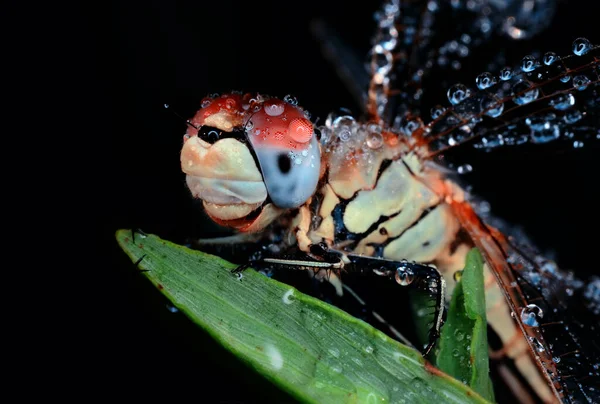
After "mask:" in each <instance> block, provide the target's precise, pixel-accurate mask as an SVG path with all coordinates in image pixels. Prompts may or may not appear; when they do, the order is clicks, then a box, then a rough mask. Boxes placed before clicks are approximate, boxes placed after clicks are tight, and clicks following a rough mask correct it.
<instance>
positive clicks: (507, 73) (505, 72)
mask: <svg viewBox="0 0 600 404" xmlns="http://www.w3.org/2000/svg"><path fill="white" fill-rule="evenodd" d="M512 76H513V70H512V69H511V68H510V67H505V68H503V69H502V70H500V80H502V81H507V80H510V79H511V78H512Z"/></svg>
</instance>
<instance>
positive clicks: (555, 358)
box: [552, 356, 560, 363]
mask: <svg viewBox="0 0 600 404" xmlns="http://www.w3.org/2000/svg"><path fill="white" fill-rule="evenodd" d="M552 362H554V363H559V362H560V358H559V357H558V356H556V357H554V358H552Z"/></svg>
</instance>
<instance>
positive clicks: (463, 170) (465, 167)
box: [454, 164, 473, 274]
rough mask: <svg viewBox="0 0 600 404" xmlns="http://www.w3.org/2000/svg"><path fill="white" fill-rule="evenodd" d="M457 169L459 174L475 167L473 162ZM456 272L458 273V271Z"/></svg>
mask: <svg viewBox="0 0 600 404" xmlns="http://www.w3.org/2000/svg"><path fill="white" fill-rule="evenodd" d="M456 171H457V172H458V173H459V174H467V173H470V172H471V171H473V167H472V166H471V164H463V165H460V166H458V168H457V169H456ZM454 274H456V272H455V273H454Z"/></svg>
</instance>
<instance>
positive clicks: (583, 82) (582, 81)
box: [573, 74, 592, 91]
mask: <svg viewBox="0 0 600 404" xmlns="http://www.w3.org/2000/svg"><path fill="white" fill-rule="evenodd" d="M591 82H592V81H591V80H590V79H589V78H588V77H587V76H586V75H584V74H580V75H578V76H575V77H573V87H574V88H575V89H577V90H579V91H583V90H585V89H586V88H587V86H588V85H589V84H590V83H591Z"/></svg>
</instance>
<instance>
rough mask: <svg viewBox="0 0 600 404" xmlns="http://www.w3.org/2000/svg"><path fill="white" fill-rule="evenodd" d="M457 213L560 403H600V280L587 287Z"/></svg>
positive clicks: (469, 211) (467, 209) (465, 207)
mask: <svg viewBox="0 0 600 404" xmlns="http://www.w3.org/2000/svg"><path fill="white" fill-rule="evenodd" d="M452 206H453V210H454V212H455V213H456V215H457V217H458V218H459V219H460V221H461V224H462V225H463V227H464V228H465V230H466V231H467V232H468V233H469V234H470V236H471V238H472V239H473V241H474V242H475V244H476V246H477V247H478V248H479V249H480V251H481V252H482V254H483V255H484V257H485V258H486V262H487V263H488V265H489V266H490V268H491V270H492V272H493V273H494V275H495V276H496V278H497V280H498V284H499V285H500V288H501V289H502V291H503V293H504V295H505V297H506V299H507V302H508V304H509V306H510V309H511V310H512V313H513V317H514V318H515V320H516V322H517V324H518V326H519V328H520V329H521V331H522V332H523V335H524V336H525V338H526V340H527V342H528V344H529V347H530V350H531V353H532V355H533V356H534V358H535V359H536V362H537V364H538V367H539V369H540V371H541V372H542V373H543V374H544V375H545V377H546V379H547V380H548V381H549V384H550V385H551V386H552V388H553V391H554V393H555V395H556V396H557V397H558V398H559V399H561V401H562V402H567V403H579V402H590V403H591V402H599V400H600V389H598V386H599V385H600V279H598V278H592V279H591V280H590V281H589V282H587V283H585V282H582V281H580V280H577V279H575V278H574V277H573V275H572V274H570V273H566V272H563V271H560V270H559V269H558V268H557V267H556V265H555V264H554V263H553V262H552V261H548V260H545V259H544V258H542V257H540V256H539V255H537V253H536V252H535V251H532V250H530V249H529V248H528V247H524V246H520V245H518V244H517V242H516V241H515V240H514V239H511V238H507V237H505V236H504V235H503V234H502V233H500V232H499V231H498V230H496V229H495V228H493V227H491V226H489V225H487V224H486V223H484V222H483V221H482V220H481V219H480V217H478V216H477V214H476V213H475V211H474V210H473V208H472V206H471V205H469V204H468V203H466V202H463V203H453V205H452Z"/></svg>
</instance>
